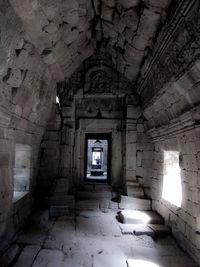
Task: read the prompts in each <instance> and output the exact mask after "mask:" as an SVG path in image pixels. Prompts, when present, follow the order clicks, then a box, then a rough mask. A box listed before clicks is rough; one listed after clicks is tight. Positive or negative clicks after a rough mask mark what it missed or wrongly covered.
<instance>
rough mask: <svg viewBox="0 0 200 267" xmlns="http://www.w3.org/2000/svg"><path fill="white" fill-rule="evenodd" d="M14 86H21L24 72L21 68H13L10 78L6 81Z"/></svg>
mask: <svg viewBox="0 0 200 267" xmlns="http://www.w3.org/2000/svg"><path fill="white" fill-rule="evenodd" d="M6 82H7V84H9V85H10V86H12V87H19V86H20V85H21V83H22V74H21V71H20V70H19V69H11V71H10V75H9V78H8V80H7V81H6Z"/></svg>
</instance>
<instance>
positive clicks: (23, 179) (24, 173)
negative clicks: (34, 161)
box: [14, 144, 31, 196]
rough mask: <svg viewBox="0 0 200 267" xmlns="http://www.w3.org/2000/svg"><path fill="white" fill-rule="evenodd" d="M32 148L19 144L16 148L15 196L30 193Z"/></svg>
mask: <svg viewBox="0 0 200 267" xmlns="http://www.w3.org/2000/svg"><path fill="white" fill-rule="evenodd" d="M30 161H31V147H30V146H29V145H25V144H17V145H16V148H15V167H14V196H15V195H16V194H17V193H22V192H28V191H29V185H30Z"/></svg>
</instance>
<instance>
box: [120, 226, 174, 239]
mask: <svg viewBox="0 0 200 267" xmlns="http://www.w3.org/2000/svg"><path fill="white" fill-rule="evenodd" d="M119 227H120V229H121V232H122V234H134V235H148V236H151V237H154V236H157V237H161V236H166V235H169V234H170V233H171V230H170V228H169V227H167V226H166V225H163V224H147V225H145V224H120V225H119Z"/></svg>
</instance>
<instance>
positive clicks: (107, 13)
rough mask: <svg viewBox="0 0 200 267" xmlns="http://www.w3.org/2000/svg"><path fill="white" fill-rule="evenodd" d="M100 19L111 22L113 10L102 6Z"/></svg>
mask: <svg viewBox="0 0 200 267" xmlns="http://www.w3.org/2000/svg"><path fill="white" fill-rule="evenodd" d="M101 18H102V19H104V20H107V21H110V22H112V20H113V9H111V8H109V7H107V6H106V5H103V6H102V12H101Z"/></svg>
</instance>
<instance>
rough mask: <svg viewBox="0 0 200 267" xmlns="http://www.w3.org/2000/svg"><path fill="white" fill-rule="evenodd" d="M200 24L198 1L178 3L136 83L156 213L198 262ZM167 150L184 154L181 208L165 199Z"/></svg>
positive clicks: (199, 259) (181, 155)
mask: <svg viewBox="0 0 200 267" xmlns="http://www.w3.org/2000/svg"><path fill="white" fill-rule="evenodd" d="M178 14H179V15H178ZM199 22H200V20H199V1H184V3H183V2H182V1H179V2H177V3H175V5H174V12H173V13H171V17H170V18H169V19H168V22H167V24H166V25H165V27H164V28H163V30H162V32H161V33H160V35H159V37H158V40H157V44H156V46H155V48H154V51H153V53H152V55H151V56H150V57H149V58H148V59H147V61H146V63H145V64H144V66H143V69H142V74H143V75H142V76H141V77H140V79H139V80H138V92H140V93H141V96H142V106H143V108H144V110H143V115H144V118H145V124H144V128H145V132H146V133H147V134H148V135H149V136H150V137H151V141H152V144H153V146H154V151H153V153H152V152H151V153H150V154H149V153H148V155H147V161H146V163H147V165H149V166H150V167H151V166H152V168H150V169H149V172H148V173H149V179H148V180H149V185H150V188H151V190H150V194H151V198H152V205H153V209H155V210H156V211H158V212H159V213H160V214H161V215H162V216H163V217H164V218H165V221H166V223H167V224H168V225H169V226H171V227H172V231H173V234H174V235H175V237H176V238H177V239H178V240H179V241H180V242H179V243H180V245H181V246H182V247H184V248H185V249H186V250H187V251H188V252H189V253H190V254H191V256H192V257H194V258H195V259H196V260H197V261H198V262H200V258H199V256H198V250H199V248H200V247H199V240H200V236H199V214H198V213H199V204H200V203H199V196H198V195H199V183H200V176H199V169H200V162H199V142H200V139H199V138H200V135H199V134H200V128H199V119H200V106H199V105H200V87H199V85H200V63H199V57H200V50H199V38H198V36H199V26H200V23H199ZM164 151H178V152H179V153H180V168H181V184H182V204H181V207H179V208H178V207H176V206H175V205H173V204H170V202H169V201H166V200H164V199H163V197H162V191H163V178H164V174H165V173H164V166H165V163H164ZM141 170H142V171H144V169H143V168H142V169H141ZM171 186H172V187H173V184H172V185H171Z"/></svg>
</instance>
